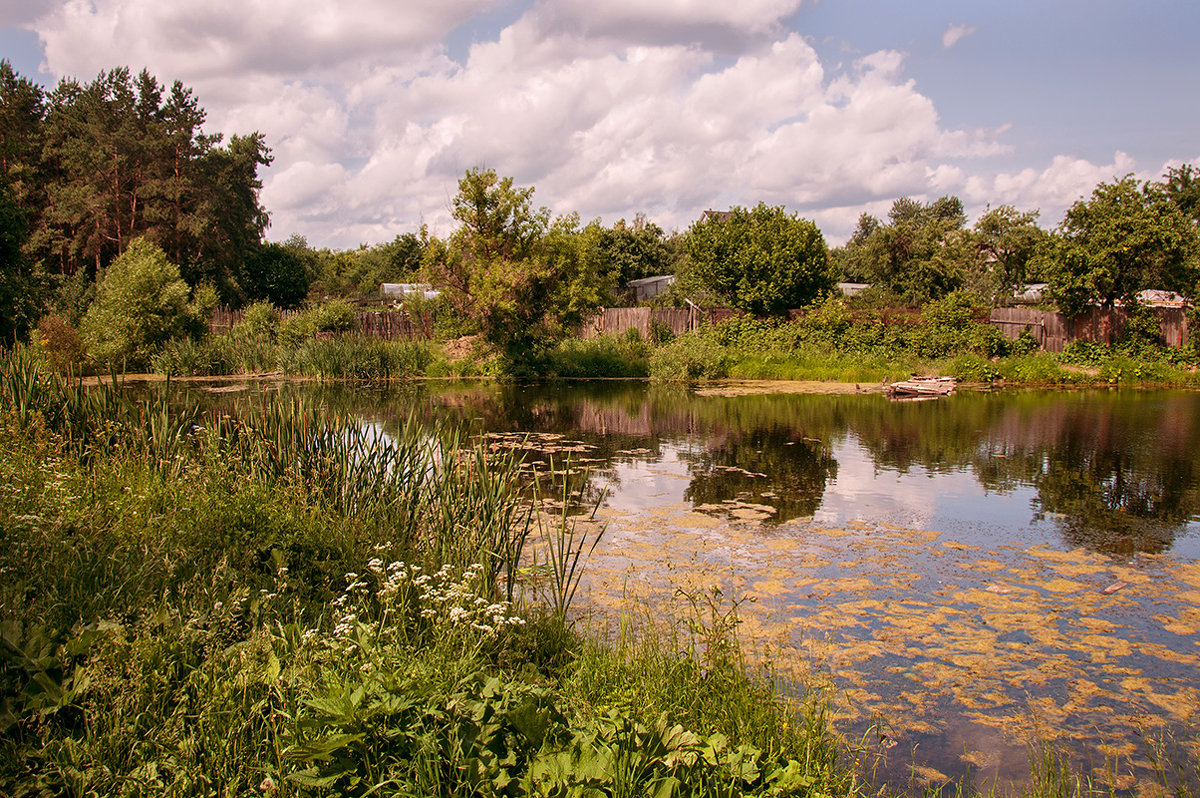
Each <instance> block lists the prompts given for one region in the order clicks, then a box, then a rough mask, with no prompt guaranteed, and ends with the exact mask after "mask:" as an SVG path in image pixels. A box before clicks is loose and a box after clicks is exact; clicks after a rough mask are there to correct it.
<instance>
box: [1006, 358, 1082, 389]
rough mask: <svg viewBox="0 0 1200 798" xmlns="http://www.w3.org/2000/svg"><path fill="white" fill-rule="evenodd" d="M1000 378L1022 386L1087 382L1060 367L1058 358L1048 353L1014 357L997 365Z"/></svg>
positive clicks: (1080, 376)
mask: <svg viewBox="0 0 1200 798" xmlns="http://www.w3.org/2000/svg"><path fill="white" fill-rule="evenodd" d="M997 368H998V370H999V372H1000V377H1001V378H1002V379H1004V380H1005V381H1007V382H1012V383H1017V384H1021V385H1063V384H1068V383H1078V382H1081V381H1084V382H1086V380H1084V379H1083V378H1082V375H1078V374H1071V373H1069V372H1067V371H1066V370H1064V369H1063V368H1062V366H1061V365H1059V363H1058V360H1057V358H1055V356H1054V355H1052V354H1050V353H1048V352H1034V353H1032V354H1029V355H1024V356H1019V357H1012V358H1008V359H1007V360H1002V361H1000V363H998V364H997Z"/></svg>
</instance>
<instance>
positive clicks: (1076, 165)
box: [960, 151, 1153, 227]
mask: <svg viewBox="0 0 1200 798" xmlns="http://www.w3.org/2000/svg"><path fill="white" fill-rule="evenodd" d="M1134 171H1135V163H1134V160H1133V159H1132V158H1131V157H1130V156H1129V155H1127V154H1126V153H1124V152H1121V151H1117V152H1116V153H1114V154H1113V159H1112V162H1111V163H1107V164H1094V163H1092V162H1090V161H1087V160H1084V159H1082V158H1071V157H1069V156H1066V155H1059V156H1056V157H1055V158H1054V159H1053V160H1052V161H1051V162H1050V165H1049V166H1047V167H1045V168H1044V169H1041V170H1038V169H1034V168H1032V167H1031V168H1027V169H1022V170H1021V171H1019V172H1016V173H1000V174H996V175H990V176H974V177H970V178H968V179H967V180H966V181H965V182H964V183H963V185H962V187H961V189H960V191H961V192H962V197H963V201H964V202H966V203H967V204H968V205H969V206H973V207H975V208H976V209H978V208H980V207H982V206H984V205H985V204H987V203H990V204H991V205H992V207H996V206H998V205H1016V206H1017V207H1018V208H1020V209H1021V210H1040V211H1041V218H1040V222H1041V224H1042V225H1044V226H1048V227H1054V226H1055V225H1057V224H1058V222H1059V221H1061V219H1062V217H1063V215H1064V214H1065V213H1066V210H1067V208H1069V207H1070V206H1071V205H1073V204H1074V203H1075V201H1076V200H1080V199H1085V198H1087V197H1088V196H1090V195H1091V193H1092V190H1093V189H1094V188H1095V187H1096V185H1097V184H1099V183H1102V182H1106V181H1112V180H1114V179H1120V178H1121V177H1124V176H1125V175H1127V174H1129V173H1130V172H1134ZM1140 177H1142V178H1143V179H1145V178H1149V177H1153V175H1141V176H1140Z"/></svg>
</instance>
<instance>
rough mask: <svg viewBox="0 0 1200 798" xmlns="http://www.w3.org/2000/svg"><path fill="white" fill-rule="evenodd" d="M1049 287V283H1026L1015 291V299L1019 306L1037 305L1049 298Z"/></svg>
mask: <svg viewBox="0 0 1200 798" xmlns="http://www.w3.org/2000/svg"><path fill="white" fill-rule="evenodd" d="M1049 287H1050V284H1049V283H1026V284H1025V285H1023V286H1021V287H1020V288H1018V289H1016V290H1015V291H1013V299H1014V300H1015V301H1016V303H1017V304H1018V305H1036V304H1038V303H1040V302H1041V301H1042V300H1044V299H1047V298H1048V297H1049V292H1048V291H1047V290H1046V289H1048V288H1049Z"/></svg>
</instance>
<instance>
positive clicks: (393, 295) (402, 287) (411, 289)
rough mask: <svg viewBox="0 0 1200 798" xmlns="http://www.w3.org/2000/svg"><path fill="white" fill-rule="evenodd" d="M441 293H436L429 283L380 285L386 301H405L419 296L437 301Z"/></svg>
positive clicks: (380, 292) (380, 290) (380, 291)
mask: <svg viewBox="0 0 1200 798" xmlns="http://www.w3.org/2000/svg"><path fill="white" fill-rule="evenodd" d="M441 294H442V292H441V291H435V290H434V288H433V286H432V285H430V284H429V283H380V284H379V295H380V296H382V297H383V298H384V299H397V300H398V299H403V298H404V297H406V296H419V297H421V298H422V299H437V298H438V297H439V296H441Z"/></svg>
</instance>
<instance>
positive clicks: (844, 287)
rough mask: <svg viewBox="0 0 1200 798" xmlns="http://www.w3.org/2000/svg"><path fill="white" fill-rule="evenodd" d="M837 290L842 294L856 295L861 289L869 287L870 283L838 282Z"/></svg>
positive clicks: (864, 289)
mask: <svg viewBox="0 0 1200 798" xmlns="http://www.w3.org/2000/svg"><path fill="white" fill-rule="evenodd" d="M837 287H838V290H839V291H841V292H842V296H858V295H859V294H861V293H862V292H863V291H866V290H867V289H868V288H870V287H871V284H870V283H838V284H837Z"/></svg>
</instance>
